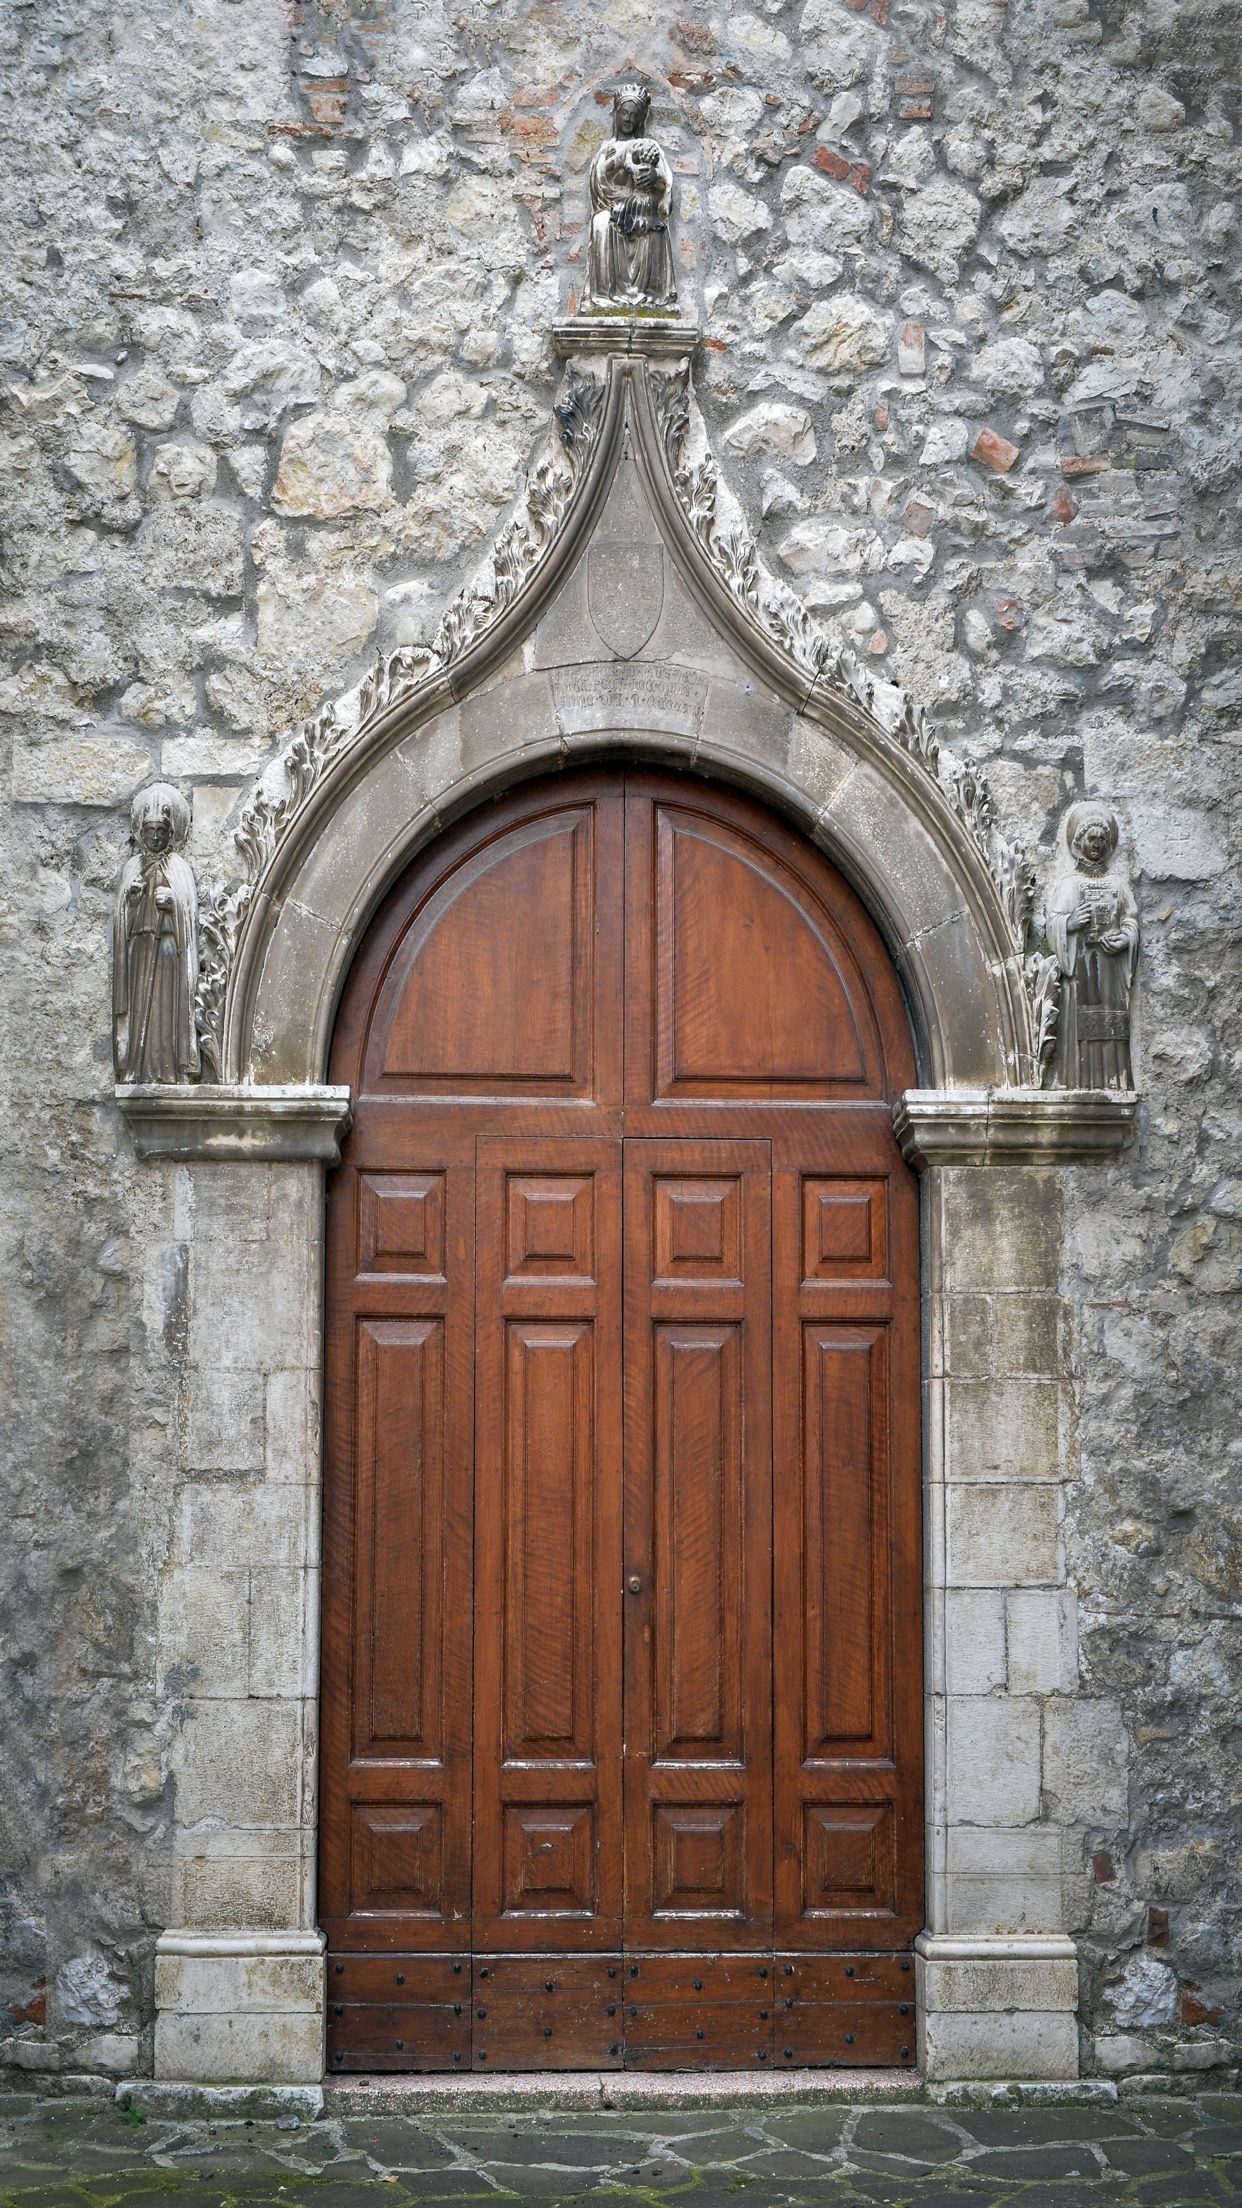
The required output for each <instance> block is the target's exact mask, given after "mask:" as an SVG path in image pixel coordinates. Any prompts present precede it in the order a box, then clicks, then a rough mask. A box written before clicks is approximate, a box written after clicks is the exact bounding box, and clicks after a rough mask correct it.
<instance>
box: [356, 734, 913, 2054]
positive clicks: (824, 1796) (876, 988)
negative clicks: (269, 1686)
mask: <svg viewBox="0 0 1242 2208" xmlns="http://www.w3.org/2000/svg"><path fill="white" fill-rule="evenodd" d="M913 1072H914V1065H913V1052H912V1046H911V1038H910V1031H909V1026H908V1022H907V1018H906V1014H905V1010H904V1006H903V1003H902V1000H901V995H900V992H899V989H898V986H897V982H896V978H895V975H894V973H893V970H892V967H891V965H890V963H889V960H888V956H887V954H886V952H885V951H884V949H883V947H882V945H881V943H880V940H879V938H878V936H877V934H876V932H875V930H874V928H873V926H872V925H871V923H870V921H869V919H868V918H867V916H866V914H865V912H864V911H863V909H862V907H861V905H860V904H859V902H858V900H857V898H856V897H855V896H854V894H853V892H852V891H851V890H850V889H849V888H848V887H847V886H846V884H845V883H844V881H843V880H842V879H841V877H840V876H839V875H838V874H837V873H836V872H835V870H834V869H833V868H832V867H831V866H830V865H829V864H828V862H827V861H826V860H825V859H824V858H823V857H821V856H820V855H819V854H817V853H816V852H815V851H813V850H812V848H811V847H810V846H809V845H808V844H805V843H803V842H802V841H801V839H800V838H798V837H797V836H796V835H794V834H792V833H790V832H788V831H786V830H784V829H783V828H781V827H779V826H778V825H777V823H776V822H775V821H774V820H773V819H771V818H770V817H769V816H768V815H767V814H766V813H765V812H764V811H762V810H761V808H760V807H759V806H757V805H756V804H754V803H753V802H751V801H750V800H746V799H742V798H740V797H737V796H733V795H730V794H727V793H726V792H724V791H722V790H720V789H718V788H712V787H709V786H707V785H705V784H703V783H701V782H699V781H697V780H694V779H691V778H690V777H686V776H675V775H671V774H667V773H655V772H650V771H646V770H643V769H633V768H631V769H629V770H623V769H621V768H616V769H612V768H607V767H605V768H595V769H591V770H589V771H584V772H580V773H573V774H561V775H558V776H556V777H554V778H552V779H551V780H549V781H546V782H541V783H535V784H528V785H526V786H525V787H524V788H522V789H521V790H519V791H518V792H517V793H515V794H513V795H511V796H510V797H509V798H507V799H505V800H503V801H502V802H501V803H500V804H498V805H493V806H491V807H489V808H487V809H486V810H485V811H484V812H483V813H481V814H475V815H473V816H470V817H469V818H467V820H466V821H465V822H464V823H463V824H462V826H461V827H460V828H458V829H457V830H456V831H454V832H453V833H451V834H450V835H449V836H448V837H447V838H443V839H441V840H440V841H439V842H437V843H436V844H435V845H433V846H432V847H431V849H430V850H429V851H428V852H427V853H426V854H425V855H424V857H423V858H422V859H421V860H419V861H418V862H416V864H415V865H414V866H413V868H412V869H411V870H410V871H409V872H408V873H407V874H406V875H405V876H404V877H403V878H402V879H401V881H400V882H399V883H398V885H397V887H396V888H395V889H394V890H393V892H392V893H391V894H390V896H389V897H388V900H387V902H386V904H385V905H384V906H383V908H382V909H381V911H380V913H379V915H378V916H377V918H376V920H375V922H374V924H373V926H372V928H371V930H370V933H369V935H368V937H367V939H366V941H365V944H364V946H363V948H362V950H361V953H360V955H359V957H358V959H357V960H356V962H355V964H354V967H353V970H352V972H351V975H350V978H349V981H348V984H347V987H346V991H345V995H344V999H343V1003H342V1007H341V1011H340V1015H339V1018H338V1022H337V1028H336V1035H335V1042H334V1048H333V1058H332V1079H333V1081H334V1082H338V1083H346V1082H347V1083H348V1084H349V1086H350V1088H351V1089H352V1091H353V1095H354V1099H355V1118H354V1126H353V1131H352V1133H351V1135H350V1137H349V1139H348V1142H347V1144H346V1146H345V1150H344V1155H343V1161H342V1164H341V1167H340V1169H339V1170H338V1172H337V1173H336V1174H335V1176H334V1178H333V1182H332V1184H331V1194H330V1199H329V1222H328V1276H327V1277H328V1361H327V1374H326V1380H327V1388H326V1417H327V1432H326V1466H325V1480H326V1488H325V1600H324V1637H323V1705H322V1707H323V1730H322V1760H321V1788H322V1805H323V1806H322V1822H321V1854H320V1907H321V1914H322V1922H323V1926H324V1930H325V1932H326V1935H327V1939H328V1949H329V1953H328V2067H329V2071H330V2072H331V2071H338V2072H339V2071H345V2070H450V2071H451V2070H453V2069H457V2070H458V2071H466V2070H468V2069H474V2070H476V2071H485V2072H491V2071H496V2070H506V2069H519V2070H520V2069H531V2068H537V2069H542V2068H552V2067H559V2068H570V2069H572V2068H590V2069H602V2068H619V2067H621V2066H623V2065H624V2066H626V2067H635V2068H648V2069H651V2068H655V2069H670V2068H672V2069H697V2068H705V2069H710V2068H724V2069H728V2068H751V2067H758V2066H760V2065H763V2064H768V2065H770V2066H771V2067H772V2068H774V2069H781V2068H790V2067H796V2066H802V2065H806V2064H843V2063H866V2064H873V2065H874V2064H882V2065H889V2064H892V2065H897V2066H906V2065H910V2066H913V2063H914V2061H915V2057H916V2052H917V2049H916V2040H915V2030H914V2021H915V2020H914V1982H915V1981H914V1967H913V1952H912V1951H913V1942H914V1939H915V1936H916V1934H917V1933H918V1932H919V1931H920V1929H921V1927H922V1924H923V1916H924V1904H923V1894H924V1883H923V1806H922V1686H921V1649H922V1622H921V1602H920V1592H921V1562H920V1461H919V1432H918V1423H919V1422H918V1390H919V1333H918V1328H919V1316H918V1310H919V1305H918V1209H917V1192H916V1185H915V1181H914V1177H913V1174H912V1173H911V1172H910V1170H909V1168H908V1167H907V1166H906V1165H905V1164H904V1163H903V1160H902V1157H901V1153H900V1151H899V1149H898V1147H897V1143H896V1140H895V1138H894V1134H893V1116H892V1115H893V1107H894V1104H895V1103H896V1101H897V1100H898V1098H899V1097H900V1096H901V1094H902V1092H903V1090H905V1089H906V1088H907V1087H908V1086H909V1084H910V1083H911V1081H912V1079H913Z"/></svg>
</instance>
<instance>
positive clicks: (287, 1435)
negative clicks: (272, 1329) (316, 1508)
mask: <svg viewBox="0 0 1242 2208" xmlns="http://www.w3.org/2000/svg"><path fill="white" fill-rule="evenodd" d="M320 1415H321V1414H320V1381H319V1375H318V1373H317V1372H313V1371H310V1370H309V1369H306V1368H304V1367H301V1366H299V1367H295V1368H294V1369H293V1370H292V1371H280V1370H277V1371H275V1372H269V1373H268V1374H267V1376H266V1394H265V1397H264V1459H263V1469H264V1477H265V1478H266V1479H267V1480H274V1481H279V1482H284V1481H288V1482H290V1483H292V1484H295V1485H304V1484H305V1483H306V1482H307V1481H313V1480H316V1479H318V1477H319V1468H320V1447H321V1439H322V1437H321V1431H320Z"/></svg>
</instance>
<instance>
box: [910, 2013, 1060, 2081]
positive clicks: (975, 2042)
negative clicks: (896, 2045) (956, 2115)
mask: <svg viewBox="0 0 1242 2208" xmlns="http://www.w3.org/2000/svg"><path fill="white" fill-rule="evenodd" d="M924 2068H925V2072H926V2075H927V2077H928V2079H929V2080H930V2081H931V2082H932V2083H935V2082H937V2081H938V2080H940V2079H947V2078H963V2079H966V2078H1056V2079H1062V2078H1064V2079H1070V2078H1076V2077H1077V2075H1078V2025H1077V2022H1076V2020H1075V2018H1074V2017H1072V2016H1066V2015H1064V2014H1063V2013H1061V2012H1059V2011H1056V2012H1053V2013H1051V2014H1048V2013H1044V2012H1042V2011H1039V2010H1028V2011H1018V2012H1016V2013H1014V2014H1012V2015H1004V2016H995V2015H993V2014H991V2012H990V2011H987V2010H984V2011H982V2012H981V2013H974V2014H972V2013H970V2012H967V2011H953V2010H950V2011H932V2012H930V2013H928V2014H926V2024H925V2050H924Z"/></svg>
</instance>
